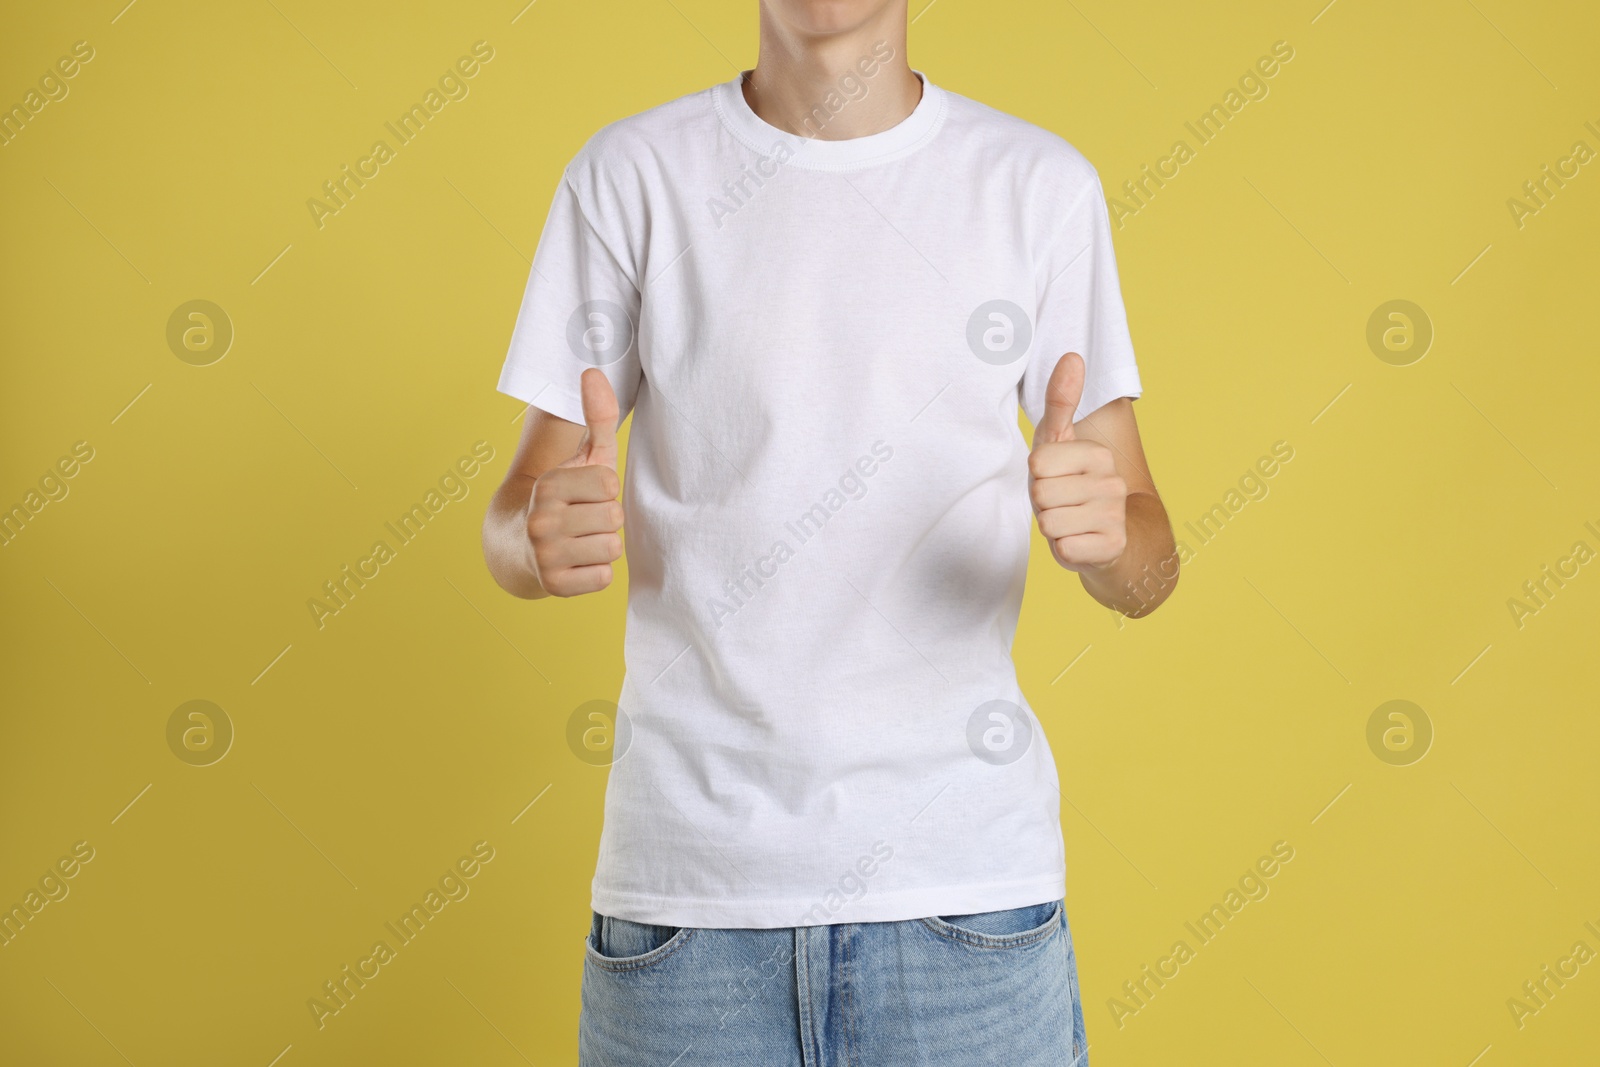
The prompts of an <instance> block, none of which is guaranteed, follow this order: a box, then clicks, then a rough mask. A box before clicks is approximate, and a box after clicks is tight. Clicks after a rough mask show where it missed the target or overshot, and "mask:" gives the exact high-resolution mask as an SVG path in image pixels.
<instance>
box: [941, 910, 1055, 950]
mask: <svg viewBox="0 0 1600 1067" xmlns="http://www.w3.org/2000/svg"><path fill="white" fill-rule="evenodd" d="M922 921H923V923H924V924H925V925H927V926H928V927H929V928H930V929H931V930H933V932H934V933H936V934H938V935H939V936H941V937H945V938H949V939H950V940H953V941H961V942H963V943H965V944H969V945H976V946H978V947H979V948H1018V947H1021V946H1023V945H1032V944H1035V943H1037V942H1039V941H1043V940H1044V939H1045V938H1047V937H1049V936H1050V935H1051V934H1054V933H1055V932H1056V931H1057V930H1059V929H1060V928H1061V901H1059V900H1047V901H1045V902H1044V903H1043V904H1027V905H1024V906H1023V907H1020V908H1007V909H1004V910H1001V911H980V912H974V913H972V914H968V915H933V916H929V917H928V918H926V919H923V920H922Z"/></svg>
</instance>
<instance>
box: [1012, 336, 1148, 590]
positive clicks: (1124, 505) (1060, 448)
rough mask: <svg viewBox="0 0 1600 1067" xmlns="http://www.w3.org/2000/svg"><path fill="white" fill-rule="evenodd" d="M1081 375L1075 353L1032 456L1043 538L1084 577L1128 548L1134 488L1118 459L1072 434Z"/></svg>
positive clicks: (1056, 374)
mask: <svg viewBox="0 0 1600 1067" xmlns="http://www.w3.org/2000/svg"><path fill="white" fill-rule="evenodd" d="M1083 374H1084V366H1083V357H1082V356H1080V355H1078V353H1076V352H1068V353H1067V354H1066V355H1064V356H1062V357H1061V358H1060V359H1059V360H1057V361H1056V366H1055V370H1054V371H1052V372H1051V374H1050V384H1049V385H1048V386H1046V388H1045V400H1044V417H1043V418H1041V419H1040V420H1039V425H1038V426H1036V427H1034V431H1033V451H1031V452H1029V453H1028V474H1029V479H1028V481H1029V486H1028V492H1029V495H1030V497H1031V498H1032V500H1033V512H1034V515H1035V516H1036V517H1037V518H1038V522H1039V532H1040V533H1042V534H1044V537H1045V540H1046V541H1048V542H1050V551H1051V552H1052V553H1053V554H1054V555H1055V557H1056V562H1057V563H1060V564H1061V565H1062V566H1063V567H1065V568H1067V570H1069V571H1077V572H1079V573H1083V572H1086V571H1095V570H1099V569H1101V568H1104V567H1108V566H1110V565H1111V564H1112V563H1115V562H1116V560H1117V558H1118V557H1119V556H1121V555H1122V550H1123V549H1124V548H1126V547H1127V544H1128V525H1127V519H1128V483H1127V482H1125V481H1123V480H1122V478H1121V477H1120V476H1119V475H1118V474H1117V461H1116V456H1114V455H1112V452H1111V449H1109V448H1107V447H1106V446H1105V445H1102V444H1100V443H1099V442H1097V441H1080V440H1079V439H1078V437H1077V435H1076V434H1075V433H1074V432H1073V429H1072V415H1073V413H1074V412H1075V411H1077V410H1078V401H1079V400H1081V399H1082V398H1083Z"/></svg>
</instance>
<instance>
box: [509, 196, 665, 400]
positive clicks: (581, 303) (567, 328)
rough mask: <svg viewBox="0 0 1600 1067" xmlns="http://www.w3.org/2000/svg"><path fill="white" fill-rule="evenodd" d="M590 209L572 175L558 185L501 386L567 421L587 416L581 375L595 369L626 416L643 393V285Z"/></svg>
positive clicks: (511, 393)
mask: <svg viewBox="0 0 1600 1067" xmlns="http://www.w3.org/2000/svg"><path fill="white" fill-rule="evenodd" d="M623 251H624V250H623V249H622V248H620V247H619V243H618V240H617V238H616V236H612V237H611V238H610V239H609V240H608V239H607V238H606V237H603V236H602V234H601V231H600V230H599V229H597V228H596V226H595V224H594V222H592V221H591V216H590V215H589V214H586V213H585V211H584V208H583V205H582V203H581V202H580V199H579V196H578V192H577V189H576V188H575V187H574V185H573V182H572V180H571V176H570V173H568V174H564V175H563V176H562V180H561V183H560V185H559V187H558V188H557V189H556V195H555V199H554V201H553V202H552V203H551V205H550V214H549V216H548V217H547V218H546V219H545V224H544V232H543V233H542V234H541V235H540V237H539V247H538V250H537V251H536V252H535V253H534V256H533V269H532V270H530V271H529V272H528V285H527V288H526V289H525V290H524V291H523V295H522V307H521V310H519V311H518V312H517V324H516V327H515V329H513V331H512V333H511V346H510V351H508V352H507V353H506V361H505V365H504V367H503V368H502V369H501V371H500V383H499V386H498V388H499V391H500V392H502V393H505V394H507V395H509V396H514V397H516V398H517V399H518V400H521V401H522V402H524V403H526V404H532V405H533V406H534V407H538V408H542V409H544V410H545V411H548V412H550V413H551V414H552V415H556V416H558V417H560V418H563V419H566V420H567V421H568V422H575V423H580V424H581V423H582V422H583V405H582V401H581V399H580V396H581V394H580V392H579V386H578V379H579V376H580V375H581V374H582V373H583V372H584V370H586V369H587V368H589V367H598V368H600V370H601V371H602V372H604V373H605V376H606V377H607V378H608V379H609V380H610V382H611V388H612V390H613V391H614V392H615V393H616V394H617V405H618V415H619V419H618V421H619V422H620V421H621V419H624V418H627V416H628V413H629V412H630V411H632V410H633V403H634V399H635V398H636V396H637V395H638V390H639V380H640V376H641V371H640V363H639V343H638V325H639V308H640V298H639V288H638V286H637V284H635V282H634V279H633V277H632V275H631V273H630V271H629V269H628V267H627V266H626V265H625V264H626V262H627V259H626V258H625V257H621V258H619V255H618V253H619V252H623Z"/></svg>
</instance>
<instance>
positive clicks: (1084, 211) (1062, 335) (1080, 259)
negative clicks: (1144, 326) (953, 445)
mask: <svg viewBox="0 0 1600 1067" xmlns="http://www.w3.org/2000/svg"><path fill="white" fill-rule="evenodd" d="M1039 274H1040V281H1041V288H1040V296H1039V310H1038V315H1037V317H1036V319H1035V323H1036V325H1035V328H1034V344H1033V349H1032V351H1031V353H1030V354H1029V357H1028V365H1027V367H1026V369H1024V371H1023V374H1022V381H1021V383H1020V384H1019V388H1018V392H1019V394H1020V395H1019V400H1020V402H1021V404H1022V410H1023V411H1024V412H1025V413H1026V414H1027V416H1028V420H1029V421H1030V422H1032V423H1033V424H1034V425H1038V423H1039V420H1040V419H1041V418H1042V417H1043V416H1044V396H1045V386H1046V385H1048V384H1049V381H1050V372H1051V371H1053V370H1055V366H1056V361H1057V360H1059V359H1060V358H1061V357H1062V356H1063V355H1064V354H1066V353H1068V352H1076V353H1078V354H1079V355H1080V356H1082V357H1083V362H1084V382H1083V397H1082V399H1081V400H1080V401H1079V403H1078V411H1077V414H1076V415H1074V417H1073V418H1074V421H1077V420H1078V419H1082V418H1083V417H1084V416H1086V415H1090V414H1093V413H1094V411H1095V410H1096V409H1097V408H1099V407H1101V406H1103V405H1105V404H1108V403H1110V402H1111V401H1113V400H1115V399H1117V398H1118V397H1124V396H1127V397H1137V396H1138V395H1139V394H1140V392H1141V386H1140V383H1139V368H1138V365H1137V363H1135V361H1134V356H1133V340H1132V338H1131V337H1130V336H1129V335H1128V316H1127V312H1126V310H1125V309H1124V308H1123V306H1122V286H1121V283H1120V282H1119V281H1118V278H1117V259H1116V252H1115V250H1114V249H1113V247H1112V244H1111V222H1110V219H1109V217H1108V214H1107V210H1106V200H1105V193H1104V191H1103V190H1102V188H1101V185H1100V178H1099V176H1098V175H1095V176H1094V179H1093V181H1091V182H1090V183H1089V184H1088V187H1087V188H1085V189H1084V191H1083V192H1082V193H1081V194H1079V196H1078V199H1077V202H1076V204H1075V205H1074V206H1073V207H1072V209H1071V210H1069V211H1068V213H1067V218H1066V219H1065V221H1064V222H1063V223H1062V224H1061V227H1060V229H1059V230H1058V231H1057V233H1056V236H1055V239H1054V240H1053V241H1052V242H1051V244H1050V246H1049V247H1048V249H1047V250H1046V254H1045V256H1044V263H1043V265H1042V266H1041V268H1040V271H1039Z"/></svg>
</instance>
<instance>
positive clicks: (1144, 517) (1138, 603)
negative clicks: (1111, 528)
mask: <svg viewBox="0 0 1600 1067" xmlns="http://www.w3.org/2000/svg"><path fill="white" fill-rule="evenodd" d="M1127 538H1128V540H1127V547H1126V548H1124V549H1123V551H1122V554H1121V555H1120V556H1118V557H1117V558H1116V560H1114V561H1113V562H1112V563H1110V564H1108V565H1106V566H1105V567H1101V568H1096V569H1093V570H1083V571H1080V572H1079V575H1078V577H1079V578H1080V580H1081V581H1082V582H1083V588H1084V589H1085V590H1087V591H1088V593H1089V595H1090V596H1092V597H1094V598H1095V599H1096V600H1098V601H1099V602H1100V603H1102V604H1104V605H1105V606H1106V607H1108V608H1112V609H1114V610H1116V611H1120V612H1122V613H1123V614H1124V615H1127V616H1129V617H1130V618H1135V619H1137V618H1141V617H1143V616H1145V615H1148V614H1150V613H1151V612H1152V611H1154V610H1155V609H1156V608H1157V607H1159V606H1160V604H1161V602H1162V601H1164V600H1166V599H1167V597H1169V596H1171V595H1172V590H1173V589H1174V588H1175V587H1176V586H1177V584H1178V550H1177V546H1176V544H1175V542H1174V541H1173V538H1172V523H1171V522H1170V521H1169V520H1168V518H1167V509H1166V508H1165V507H1163V506H1162V504H1161V498H1160V497H1158V496H1156V495H1155V494H1154V493H1145V492H1133V493H1129V494H1128V499H1127Z"/></svg>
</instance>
